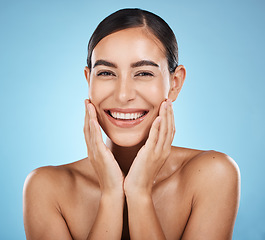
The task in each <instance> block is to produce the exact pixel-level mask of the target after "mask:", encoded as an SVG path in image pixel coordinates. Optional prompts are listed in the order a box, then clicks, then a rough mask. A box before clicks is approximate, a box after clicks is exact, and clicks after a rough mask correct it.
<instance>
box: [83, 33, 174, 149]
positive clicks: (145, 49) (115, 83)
mask: <svg viewBox="0 0 265 240" xmlns="http://www.w3.org/2000/svg"><path fill="white" fill-rule="evenodd" d="M102 60H103V61H102ZM91 63H92V64H91V66H92V68H91V70H90V72H89V69H87V70H86V74H87V80H88V82H89V97H90V100H91V102H92V103H93V105H94V106H95V108H96V112H97V116H98V120H99V123H100V125H101V127H102V128H103V130H104V131H105V132H106V134H107V135H108V137H109V138H110V139H111V140H112V141H113V142H115V143H116V144H117V145H119V146H126V147H128V146H134V145H136V144H138V143H139V142H141V141H143V140H146V138H147V136H148V133H149V130H150V127H151V124H152V122H153V121H154V119H155V118H156V117H157V116H158V112H159V107H160V104H161V103H162V101H164V100H165V99H166V98H168V97H169V95H168V93H169V89H170V79H171V76H170V73H169V71H168V64H167V59H166V58H165V53H164V51H163V46H162V44H161V43H160V42H159V41H158V40H157V39H156V38H155V37H154V36H153V35H152V34H150V33H149V32H147V31H146V30H145V29H142V28H131V29H126V30H122V31H119V32H116V33H113V34H111V35H109V36H107V37H105V38H103V39H102V40H101V41H100V42H99V43H98V44H97V46H96V47H95V48H94V50H93V53H92V58H91ZM113 109H114V110H113ZM108 110H113V111H114V112H116V113H118V112H120V114H119V115H120V116H119V117H121V116H122V114H124V113H126V112H127V113H128V112H129V113H133V114H138V113H145V115H144V116H142V118H140V121H139V120H138V121H137V120H135V121H134V122H133V121H117V120H115V118H112V117H111V116H110V115H109V114H108V113H107V111H108ZM116 116H117V115H116ZM124 117H125V116H122V118H124Z"/></svg>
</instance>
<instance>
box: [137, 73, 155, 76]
mask: <svg viewBox="0 0 265 240" xmlns="http://www.w3.org/2000/svg"><path fill="white" fill-rule="evenodd" d="M135 76H136V77H138V76H139V77H153V76H154V74H152V73H150V72H139V73H137V74H136V75H135Z"/></svg>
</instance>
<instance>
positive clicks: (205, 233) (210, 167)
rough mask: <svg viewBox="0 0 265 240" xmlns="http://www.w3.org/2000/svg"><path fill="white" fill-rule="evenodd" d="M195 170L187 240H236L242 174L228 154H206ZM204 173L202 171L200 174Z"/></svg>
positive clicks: (184, 234)
mask: <svg viewBox="0 0 265 240" xmlns="http://www.w3.org/2000/svg"><path fill="white" fill-rule="evenodd" d="M197 160H198V161H196V162H197V163H196V164H195V165H194V166H193V169H192V170H197V171H196V172H197V173H195V172H194V171H193V173H194V176H195V178H194V179H193V180H194V182H193V185H194V186H195V188H196V191H195V195H194V202H193V207H192V213H191V216H190V219H189V221H188V223H187V226H186V229H185V231H184V233H183V237H182V239H183V240H186V239H188V240H192V239H198V240H200V239H202V240H208V239H209V240H210V239H216V240H219V239H220V240H223V239H226V240H227V239H232V235H233V228H234V223H235V219H236V215H237V210H238V205H239V196H240V173H239V169H238V167H237V165H236V164H235V163H234V161H233V160H232V159H231V158H230V157H228V156H226V155H225V154H222V153H218V152H214V151H210V152H208V153H205V154H204V155H203V156H202V157H201V159H197ZM198 169H200V171H198Z"/></svg>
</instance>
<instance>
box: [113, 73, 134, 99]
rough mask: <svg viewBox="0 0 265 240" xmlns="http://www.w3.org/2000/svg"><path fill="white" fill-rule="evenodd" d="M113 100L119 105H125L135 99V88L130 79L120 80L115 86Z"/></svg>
mask: <svg viewBox="0 0 265 240" xmlns="http://www.w3.org/2000/svg"><path fill="white" fill-rule="evenodd" d="M115 87H116V88H115V98H116V100H117V101H118V102H120V103H121V104H126V103H128V102H130V101H132V100H133V99H135V95H136V94H135V89H134V88H135V86H134V82H133V79H131V78H130V77H126V78H120V79H118V80H117V85H116V86H115Z"/></svg>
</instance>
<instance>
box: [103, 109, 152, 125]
mask: <svg viewBox="0 0 265 240" xmlns="http://www.w3.org/2000/svg"><path fill="white" fill-rule="evenodd" d="M104 112H105V113H106V115H107V117H108V119H109V120H110V121H111V122H112V123H113V124H114V125H116V126H118V127H126V128H128V127H133V126H136V125H138V124H139V123H140V122H142V121H143V120H144V118H145V117H146V115H147V114H148V110H142V109H108V110H104Z"/></svg>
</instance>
